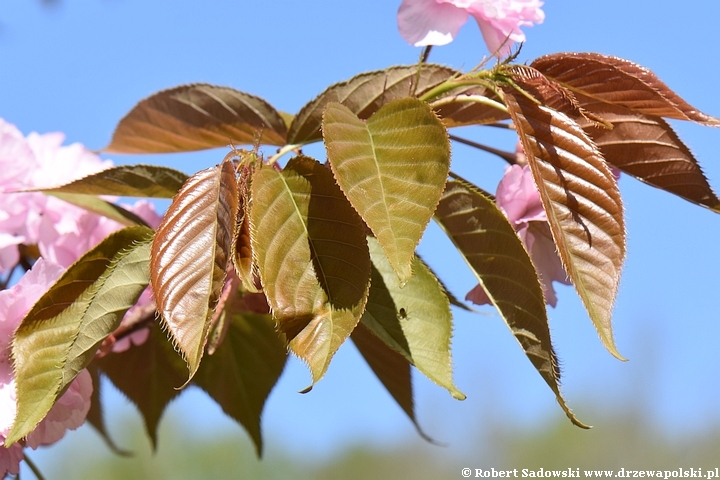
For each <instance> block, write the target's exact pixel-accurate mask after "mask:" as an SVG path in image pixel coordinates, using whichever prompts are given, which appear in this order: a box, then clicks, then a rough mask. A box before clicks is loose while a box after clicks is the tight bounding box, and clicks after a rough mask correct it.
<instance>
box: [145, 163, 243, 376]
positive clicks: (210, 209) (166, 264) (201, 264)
mask: <svg viewBox="0 0 720 480" xmlns="http://www.w3.org/2000/svg"><path fill="white" fill-rule="evenodd" d="M237 215H238V190H237V180H236V177H235V170H234V168H233V165H232V163H231V162H227V161H224V162H222V163H221V164H220V165H216V166H214V167H211V168H208V169H206V170H202V171H200V172H198V173H196V174H195V175H193V176H192V177H190V178H189V179H188V181H187V182H185V184H184V185H183V187H182V188H181V189H180V191H179V192H178V194H177V195H176V196H175V198H173V201H172V203H171V204H170V207H169V208H168V210H167V212H166V214H165V217H164V218H163V221H162V223H161V224H160V226H159V227H158V230H157V234H156V235H155V238H154V240H153V244H152V255H151V260H150V270H151V272H152V275H151V283H152V288H153V293H154V295H155V301H156V303H157V306H158V312H160V315H161V317H162V321H163V324H164V325H165V326H166V327H167V331H168V333H169V335H170V337H171V338H172V341H173V343H174V345H175V346H176V347H177V348H178V349H179V350H180V352H181V353H182V355H183V358H184V359H185V361H186V362H187V363H188V369H189V372H190V375H189V378H188V381H189V380H190V379H191V378H192V377H193V375H195V372H196V371H197V369H198V366H199V365H200V360H201V359H202V356H203V352H204V349H205V342H206V341H207V335H208V330H209V327H210V321H211V320H212V315H213V311H214V309H215V305H216V304H217V302H218V299H219V298H220V293H221V290H222V287H223V284H224V282H225V275H226V272H227V268H228V265H229V264H230V261H231V260H230V251H231V249H232V242H233V235H234V233H235V223H236V221H237Z"/></svg>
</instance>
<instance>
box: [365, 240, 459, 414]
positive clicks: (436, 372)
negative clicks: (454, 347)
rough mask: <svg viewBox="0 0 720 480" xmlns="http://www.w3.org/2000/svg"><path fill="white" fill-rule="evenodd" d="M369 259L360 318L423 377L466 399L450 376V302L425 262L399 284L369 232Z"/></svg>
mask: <svg viewBox="0 0 720 480" xmlns="http://www.w3.org/2000/svg"><path fill="white" fill-rule="evenodd" d="M368 246H369V247H370V257H371V259H372V262H373V269H372V280H371V283H370V296H369V297H368V303H367V307H366V309H365V313H364V314H363V316H362V319H361V322H362V323H363V324H364V325H365V326H366V327H367V328H368V329H369V330H370V331H371V332H372V333H374V334H375V335H377V336H378V337H379V338H380V339H381V340H382V341H383V342H385V343H386V344H387V345H388V346H389V347H390V348H392V349H393V350H394V351H396V352H397V353H399V354H400V355H402V356H403V357H404V358H405V359H406V360H407V361H408V362H410V363H411V364H412V365H414V366H415V367H416V368H417V369H418V370H420V372H422V373H423V374H424V375H425V376H426V377H428V378H429V379H430V380H432V381H433V382H435V383H436V384H437V385H439V386H441V387H443V388H445V389H447V390H448V392H450V394H451V395H452V396H453V397H454V398H456V399H458V400H464V399H465V395H464V394H463V393H462V392H461V391H460V390H458V389H457V387H456V386H455V384H454V383H453V380H452V359H451V355H450V338H451V336H452V314H451V313H450V302H449V301H448V298H447V296H446V294H445V291H444V290H443V288H442V287H441V285H440V283H439V282H438V280H437V279H436V278H435V276H434V275H433V274H432V272H430V269H428V268H427V267H426V266H425V264H424V263H423V262H421V261H420V259H418V258H417V257H415V258H414V259H413V262H412V270H413V276H412V277H411V278H410V280H409V281H408V282H407V283H406V284H405V285H403V286H401V284H400V282H399V280H398V278H397V275H395V271H394V270H393V267H392V265H391V264H390V262H389V260H388V258H387V257H386V256H385V254H384V252H383V249H382V247H381V246H380V243H379V242H378V240H377V239H375V238H374V237H368Z"/></svg>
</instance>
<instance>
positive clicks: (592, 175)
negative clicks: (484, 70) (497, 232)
mask: <svg viewBox="0 0 720 480" xmlns="http://www.w3.org/2000/svg"><path fill="white" fill-rule="evenodd" d="M503 92H504V94H505V104H506V105H507V107H508V111H509V112H510V115H511V116H512V120H513V122H514V123H515V126H516V128H517V131H518V135H519V136H520V140H521V141H522V144H523V147H524V149H525V153H526V155H527V158H528V163H529V164H530V167H531V170H532V173H533V177H534V179H535V183H536V184H537V187H538V190H539V191H540V197H541V199H542V203H543V206H544V207H545V211H546V212H547V216H548V222H549V223H550V229H551V231H552V235H553V239H554V240H555V244H556V245H557V248H558V252H559V254H560V258H561V259H562V262H563V266H564V267H565V271H567V273H568V275H569V276H570V278H571V280H572V282H573V284H574V285H575V288H576V290H577V292H578V294H579V295H580V298H581V299H582V301H583V303H584V305H585V308H586V309H587V310H588V313H589V315H590V318H591V319H592V321H593V323H594V324H595V327H596V329H597V331H598V333H599V334H600V338H601V339H602V341H603V343H604V344H605V347H606V348H607V349H608V350H609V351H610V353H612V354H613V355H615V356H616V357H618V358H622V357H621V356H620V354H619V353H618V351H617V349H616V348H615V343H614V341H613V336H612V327H611V314H612V306H613V303H614V302H615V296H616V293H617V287H618V282H619V280H620V270H621V268H622V264H623V260H624V257H625V224H624V218H623V209H622V202H621V198H620V192H619V190H618V187H617V182H616V180H615V178H614V177H613V174H612V172H611V171H610V169H609V167H608V166H607V164H606V163H605V161H604V160H603V158H602V155H601V154H600V152H599V150H598V149H597V147H596V146H595V144H594V143H593V142H592V140H590V138H589V137H588V136H587V135H586V134H585V133H584V132H583V130H582V128H580V126H579V125H578V124H577V123H575V122H574V121H573V120H571V119H570V118H569V117H567V116H566V115H565V114H563V113H560V112H557V111H555V110H553V109H551V108H548V107H545V106H542V105H538V104H537V103H535V102H533V101H532V100H530V99H529V98H527V97H526V96H525V95H523V94H521V93H520V92H518V91H517V90H515V89H514V88H511V87H503Z"/></svg>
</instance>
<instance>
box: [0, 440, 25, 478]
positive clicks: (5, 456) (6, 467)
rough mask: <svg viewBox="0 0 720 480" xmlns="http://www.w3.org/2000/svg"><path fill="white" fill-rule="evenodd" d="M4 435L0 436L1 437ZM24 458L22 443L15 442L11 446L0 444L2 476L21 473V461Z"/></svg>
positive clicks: (0, 473)
mask: <svg viewBox="0 0 720 480" xmlns="http://www.w3.org/2000/svg"><path fill="white" fill-rule="evenodd" d="M1 438H2V437H0V439H1ZM22 459H23V450H22V445H20V444H19V443H13V444H12V445H10V447H8V448H5V447H2V446H0V477H2V478H5V476H6V475H8V474H10V475H17V474H18V473H20V461H21V460H22Z"/></svg>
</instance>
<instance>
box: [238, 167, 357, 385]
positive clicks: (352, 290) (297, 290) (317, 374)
mask: <svg viewBox="0 0 720 480" xmlns="http://www.w3.org/2000/svg"><path fill="white" fill-rule="evenodd" d="M250 215H251V216H250V221H251V230H252V248H253V253H254V255H255V258H256V260H257V265H258V269H259V274H260V280H261V282H262V286H263V291H264V292H265V294H266V295H267V298H268V302H269V304H270V307H271V309H272V312H273V317H274V318H275V320H276V321H277V322H278V326H279V328H280V330H281V331H282V332H283V333H285V334H286V335H287V338H288V340H289V343H290V348H291V349H292V351H293V352H294V353H295V354H297V355H298V356H299V357H300V358H301V359H303V360H304V361H305V362H307V364H308V366H309V367H310V371H311V374H312V378H313V383H315V382H317V381H318V380H320V379H321V378H322V376H323V375H324V374H325V371H326V370H327V367H328V365H329V363H330V360H331V359H332V357H333V355H334V354H335V352H336V351H337V349H338V348H339V347H340V345H341V344H342V343H343V342H344V341H345V339H346V338H347V337H348V336H349V335H350V332H352V330H353V329H354V328H355V325H357V322H358V321H359V320H360V316H361V315H362V312H363V310H364V309H365V302H366V300H367V295H368V284H369V281H370V255H369V253H368V247H367V242H366V240H365V230H364V226H363V224H362V221H361V220H360V217H359V216H358V215H357V213H356V212H355V211H354V210H353V208H352V206H351V205H350V204H349V203H348V201H347V199H346V198H345V196H344V195H343V194H342V191H340V189H339V188H338V186H337V185H336V184H335V181H334V179H333V177H332V174H331V172H330V170H328V169H327V168H326V167H324V166H323V165H321V164H320V163H318V162H317V161H315V160H313V159H312V158H308V157H302V156H301V157H295V158H293V159H291V160H290V162H288V165H287V166H286V167H285V169H284V170H283V171H282V172H278V171H277V170H275V169H274V168H272V167H268V166H265V167H264V168H260V169H258V170H256V172H255V175H254V177H253V182H252V208H251V210H250Z"/></svg>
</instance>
